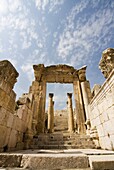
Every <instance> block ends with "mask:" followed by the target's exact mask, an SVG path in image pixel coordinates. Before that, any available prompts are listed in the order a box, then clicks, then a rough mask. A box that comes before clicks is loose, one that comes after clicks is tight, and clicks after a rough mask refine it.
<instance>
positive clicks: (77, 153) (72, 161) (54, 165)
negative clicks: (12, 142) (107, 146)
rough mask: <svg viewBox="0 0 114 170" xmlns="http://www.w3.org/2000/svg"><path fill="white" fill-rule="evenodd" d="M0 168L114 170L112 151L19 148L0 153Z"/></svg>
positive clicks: (10, 169)
mask: <svg viewBox="0 0 114 170" xmlns="http://www.w3.org/2000/svg"><path fill="white" fill-rule="evenodd" d="M0 169H1V170H26V169H28V170H30V169H31V170H114V151H107V150H100V149H99V150H98V149H74V150H73V149H71V150H33V149H29V150H21V151H15V152H13V153H11V152H10V153H0Z"/></svg>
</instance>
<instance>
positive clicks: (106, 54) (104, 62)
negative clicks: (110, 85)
mask: <svg viewBox="0 0 114 170" xmlns="http://www.w3.org/2000/svg"><path fill="white" fill-rule="evenodd" d="M99 68H100V69H101V72H102V73H103V75H104V77H105V78H108V76H109V74H110V73H111V71H112V69H114V49H113V48H108V49H106V50H105V51H103V53H102V59H101V60H100V63H99Z"/></svg>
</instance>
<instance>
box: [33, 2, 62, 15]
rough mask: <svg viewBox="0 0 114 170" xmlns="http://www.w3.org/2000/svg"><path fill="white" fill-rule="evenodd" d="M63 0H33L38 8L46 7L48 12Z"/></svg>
mask: <svg viewBox="0 0 114 170" xmlns="http://www.w3.org/2000/svg"><path fill="white" fill-rule="evenodd" d="M64 1H65V0H35V4H36V7H37V9H38V10H42V11H45V10H46V8H48V9H49V12H53V11H54V10H55V9H56V13H57V8H58V6H60V5H62V4H63V3H64Z"/></svg>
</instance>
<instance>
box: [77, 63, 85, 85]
mask: <svg viewBox="0 0 114 170" xmlns="http://www.w3.org/2000/svg"><path fill="white" fill-rule="evenodd" d="M86 68H87V66H83V67H82V68H80V69H79V70H78V76H79V80H80V81H81V82H83V81H86Z"/></svg>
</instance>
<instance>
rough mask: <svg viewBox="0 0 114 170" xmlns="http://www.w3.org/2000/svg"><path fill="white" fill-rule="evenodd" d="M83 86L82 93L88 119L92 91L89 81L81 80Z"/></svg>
mask: <svg viewBox="0 0 114 170" xmlns="http://www.w3.org/2000/svg"><path fill="white" fill-rule="evenodd" d="M81 88H82V95H83V101H84V108H85V113H86V119H87V120H88V119H89V109H88V104H89V102H90V98H91V91H90V85H89V81H84V82H81Z"/></svg>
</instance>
